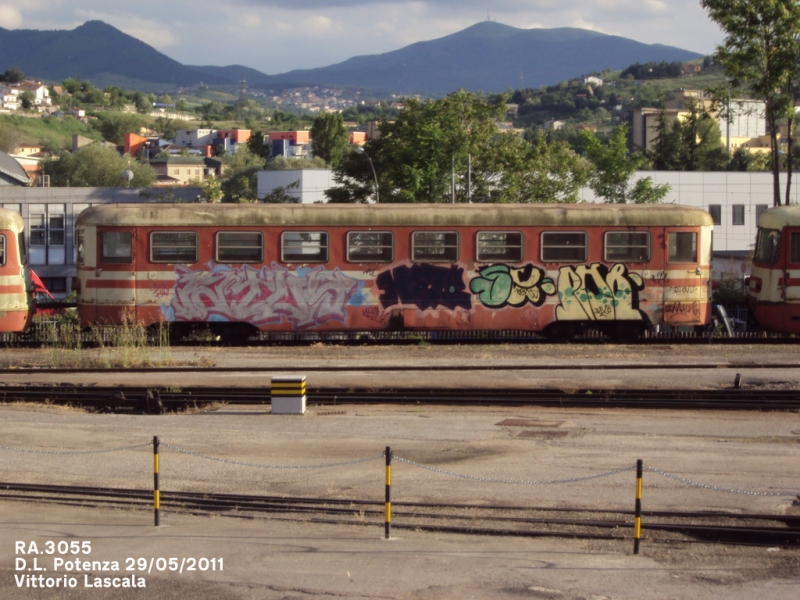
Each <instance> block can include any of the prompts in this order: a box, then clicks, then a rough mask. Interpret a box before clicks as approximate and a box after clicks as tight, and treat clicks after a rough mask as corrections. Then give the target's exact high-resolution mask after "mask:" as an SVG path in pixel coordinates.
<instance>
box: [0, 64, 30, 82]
mask: <svg viewBox="0 0 800 600" xmlns="http://www.w3.org/2000/svg"><path fill="white" fill-rule="evenodd" d="M0 81H4V82H5V83H20V82H22V81H25V73H23V72H22V71H21V70H20V69H19V68H18V67H11V68H10V69H6V70H5V71H3V74H2V75H0Z"/></svg>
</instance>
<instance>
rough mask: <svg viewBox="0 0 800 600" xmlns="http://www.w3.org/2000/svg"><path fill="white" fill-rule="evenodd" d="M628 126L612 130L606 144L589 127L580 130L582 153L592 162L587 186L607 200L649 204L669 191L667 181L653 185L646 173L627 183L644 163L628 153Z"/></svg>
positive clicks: (638, 156) (640, 157)
mask: <svg viewBox="0 0 800 600" xmlns="http://www.w3.org/2000/svg"><path fill="white" fill-rule="evenodd" d="M627 136H628V127H627V125H622V126H620V127H617V128H616V130H614V133H613V135H612V136H611V138H609V140H608V144H607V145H603V144H602V143H601V142H600V140H598V139H597V137H596V136H595V135H594V134H593V133H592V132H590V131H587V130H583V131H581V137H582V138H583V141H584V144H585V149H586V156H587V157H588V158H589V160H590V161H591V162H592V164H593V169H592V172H591V174H590V175H589V187H591V188H592V190H593V191H594V193H595V194H596V195H597V196H598V197H600V198H603V199H604V200H605V201H606V203H608V204H627V203H631V204H650V203H654V202H660V201H661V200H662V199H663V198H664V196H666V195H667V193H668V192H669V189H670V188H669V185H653V181H652V179H651V178H650V177H645V178H643V179H638V180H637V181H636V183H634V184H633V185H631V177H632V176H633V174H634V173H635V172H636V170H637V169H638V168H639V167H640V166H641V165H642V163H644V161H645V157H644V155H642V154H640V153H638V152H635V153H630V154H629V153H628V147H627Z"/></svg>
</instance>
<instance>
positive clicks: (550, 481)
mask: <svg viewBox="0 0 800 600" xmlns="http://www.w3.org/2000/svg"><path fill="white" fill-rule="evenodd" d="M392 458H393V459H394V460H399V461H400V462H404V463H406V464H409V465H413V466H415V467H419V468H420V469H425V470H427V471H433V472H434V473H441V474H442V475H449V476H451V477H461V478H462V479H469V480H471V481H484V482H487V483H508V484H515V485H548V484H558V483H577V482H579V481H588V480H590V479H599V478H601V477H610V476H611V475H617V474H618V473H624V472H625V471H630V470H631V469H633V468H635V465H634V466H631V467H624V468H622V469H617V470H615V471H607V472H605V473H595V474H594V475H584V476H583V477H570V478H569V479H548V480H543V481H522V480H516V479H494V478H492V477H477V476H475V475H465V474H463V473H454V472H452V471H445V470H444V469H437V468H436V467H429V466H428V465H423V464H420V463H418V462H414V461H413V460H408V459H407V458H402V457H400V456H397V455H396V454H393V455H392Z"/></svg>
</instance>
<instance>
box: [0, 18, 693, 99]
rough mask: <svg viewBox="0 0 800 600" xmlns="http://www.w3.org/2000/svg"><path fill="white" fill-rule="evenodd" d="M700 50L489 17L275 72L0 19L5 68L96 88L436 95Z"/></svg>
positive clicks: (113, 36) (105, 31)
mask: <svg viewBox="0 0 800 600" xmlns="http://www.w3.org/2000/svg"><path fill="white" fill-rule="evenodd" d="M701 56H702V55H700V54H698V53H695V52H691V51H688V50H683V49H681V48H675V47H672V46H665V45H662V44H651V45H648V44H643V43H641V42H636V41H634V40H630V39H627V38H622V37H619V36H610V35H606V34H603V33H599V32H596V31H590V30H586V29H576V28H569V27H561V28H554V29H519V28H516V27H512V26H510V25H505V24H502V23H497V22H494V21H483V22H480V23H476V24H475V25H472V26H470V27H467V28H466V29H463V30H461V31H458V32H455V33H452V34H450V35H447V36H444V37H441V38H437V39H434V40H424V41H420V42H416V43H414V44H410V45H408V46H405V47H403V48H400V49H397V50H392V51H388V52H385V53H382V54H371V55H360V56H354V57H352V58H349V59H347V60H345V61H342V62H340V63H336V64H333V65H328V66H326V67H318V68H315V69H296V70H292V71H288V72H286V73H280V74H275V75H267V74H265V73H263V72H261V71H259V70H258V69H253V68H250V67H244V66H242V65H229V66H223V67H216V66H209V65H206V66H198V65H183V64H181V63H179V62H178V61H176V60H174V59H172V58H169V57H168V56H166V55H165V54H163V53H161V52H159V51H157V50H156V49H154V48H153V47H151V46H149V45H148V44H146V43H144V42H142V41H140V40H138V39H136V38H134V37H132V36H129V35H127V34H125V33H123V32H122V31H120V30H118V29H116V28H115V27H113V26H111V25H108V24H107V23H104V22H103V21H96V20H95V21H87V22H86V23H84V24H83V25H80V26H78V27H77V28H75V29H73V30H50V31H43V30H30V29H18V30H9V29H3V28H0V57H2V60H3V61H4V63H5V64H0V71H2V70H4V69H7V68H10V67H12V66H16V67H18V68H20V69H21V70H22V71H23V72H25V73H27V74H29V75H31V76H35V77H39V78H42V79H46V80H50V81H63V80H64V79H67V78H69V77H73V78H74V77H80V78H81V79H84V80H90V81H92V83H94V84H95V85H96V86H98V87H103V86H104V85H108V84H104V81H119V80H120V78H125V79H127V80H130V81H133V82H138V83H140V84H141V85H140V86H138V89H144V88H146V87H148V86H150V87H159V86H160V87H162V88H164V87H166V86H171V87H178V86H191V85H197V84H200V83H204V84H208V85H219V86H232V85H238V84H239V82H240V81H241V80H242V78H243V77H244V78H245V79H246V80H247V82H248V85H249V86H250V87H252V88H256V89H258V88H266V89H268V88H270V87H275V86H284V87H285V86H289V85H322V86H337V87H354V88H361V89H368V90H373V91H375V92H379V93H384V94H397V95H403V94H405V95H409V94H422V95H430V96H438V95H445V94H447V93H450V92H452V91H454V90H456V89H459V88H462V89H465V90H468V91H483V92H500V91H505V90H507V89H513V88H515V87H523V86H526V87H541V86H543V85H555V84H557V83H559V82H561V81H565V80H569V79H573V78H575V77H578V76H581V75H584V74H588V73H592V72H600V71H603V70H606V69H622V68H625V67H627V66H629V65H631V64H634V63H636V62H640V63H645V62H649V61H653V62H660V61H667V62H673V61H681V62H685V61H687V60H692V59H697V58H700V57H701ZM134 87H137V86H134Z"/></svg>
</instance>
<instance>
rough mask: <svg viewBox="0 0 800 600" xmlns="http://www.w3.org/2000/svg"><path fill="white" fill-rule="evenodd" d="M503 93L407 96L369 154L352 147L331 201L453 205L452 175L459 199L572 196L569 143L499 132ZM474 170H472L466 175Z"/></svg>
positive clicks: (575, 165) (576, 173)
mask: <svg viewBox="0 0 800 600" xmlns="http://www.w3.org/2000/svg"><path fill="white" fill-rule="evenodd" d="M506 99H507V98H506V97H505V96H501V97H499V98H498V99H496V100H494V101H489V100H487V99H486V98H485V97H483V96H481V95H475V94H471V93H469V92H465V91H463V90H459V91H458V92H454V93H452V94H450V95H448V96H447V97H445V98H442V99H439V100H425V101H419V100H415V99H406V100H405V101H404V108H403V109H402V110H400V111H399V113H398V114H397V116H396V117H395V118H394V119H393V120H392V121H389V120H387V119H383V120H381V122H380V130H381V136H380V138H378V139H376V140H370V141H369V142H368V143H367V144H366V146H365V151H366V152H365V154H357V153H356V152H349V153H347V154H346V155H345V158H344V160H343V162H342V163H341V164H340V165H339V167H337V168H336V169H334V175H333V177H334V181H335V182H336V183H337V186H336V187H334V188H333V189H331V190H328V191H327V192H326V195H328V197H329V199H330V200H331V201H333V202H366V201H368V200H369V199H371V198H373V197H374V196H375V190H374V185H375V184H374V176H373V172H372V169H371V166H370V159H371V161H372V165H374V167H375V171H376V173H377V177H378V180H379V188H380V189H379V196H380V199H381V202H450V201H451V197H452V196H451V195H452V194H453V190H452V189H451V182H452V181H453V178H454V175H455V190H454V196H455V199H456V201H457V202H465V201H467V199H468V198H470V199H475V200H479V201H488V202H540V201H550V202H554V201H556V200H562V201H568V200H570V199H574V198H575V197H576V194H577V188H576V187H575V185H576V183H578V182H580V181H581V178H582V173H585V169H582V165H583V163H582V161H580V160H579V158H578V157H577V156H576V155H575V154H574V153H573V152H571V151H570V150H569V148H568V147H567V146H566V145H565V144H552V143H550V142H547V141H545V140H540V141H538V142H537V144H535V145H532V144H530V143H528V142H527V141H526V140H524V139H523V138H521V137H520V136H519V135H518V134H516V133H513V132H500V131H499V130H498V126H497V124H498V122H499V121H500V120H501V119H502V118H503V117H504V113H505V104H506ZM468 171H469V173H468Z"/></svg>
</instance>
